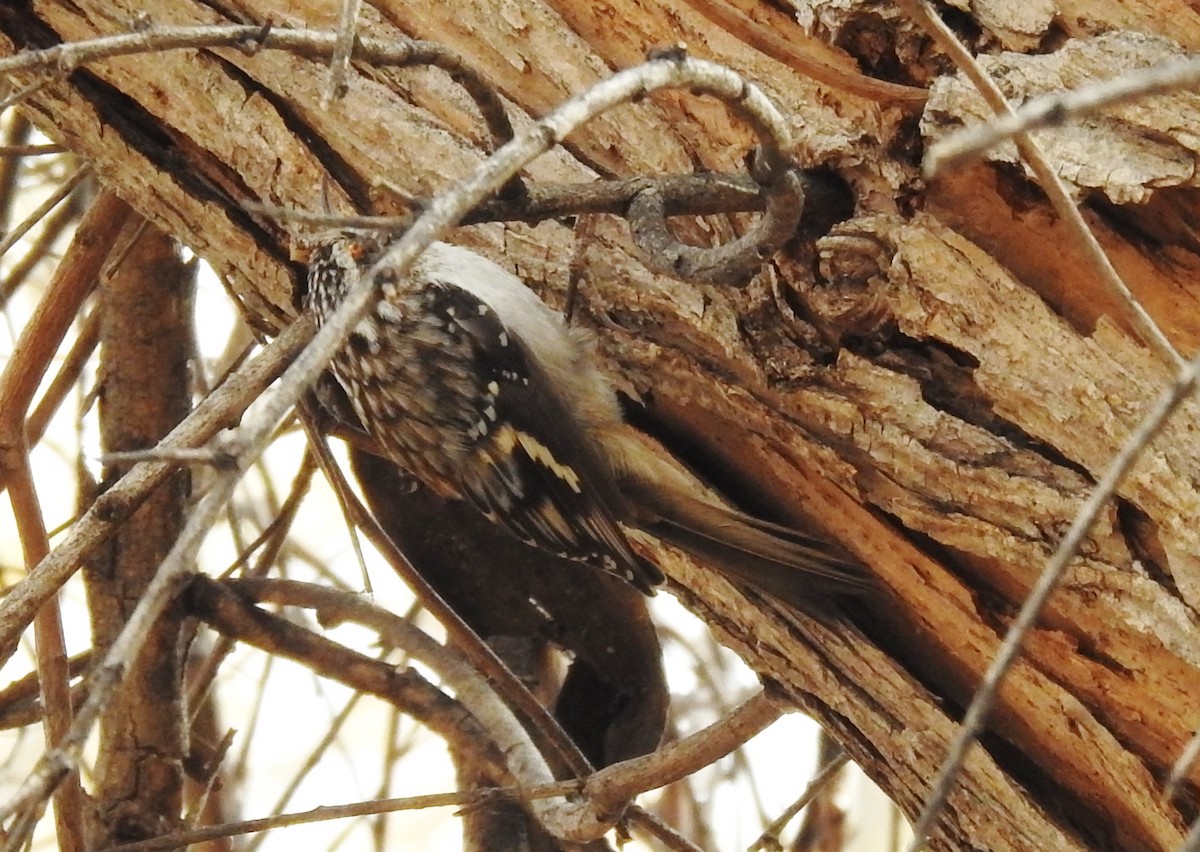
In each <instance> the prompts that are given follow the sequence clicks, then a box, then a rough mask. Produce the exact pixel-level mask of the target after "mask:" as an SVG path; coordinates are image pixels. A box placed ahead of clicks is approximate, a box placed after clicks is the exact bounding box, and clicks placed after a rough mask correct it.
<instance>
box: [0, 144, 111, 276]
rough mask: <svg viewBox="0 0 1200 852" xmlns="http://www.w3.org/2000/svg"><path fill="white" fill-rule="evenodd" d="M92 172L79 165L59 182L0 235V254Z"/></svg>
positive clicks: (88, 168)
mask: <svg viewBox="0 0 1200 852" xmlns="http://www.w3.org/2000/svg"><path fill="white" fill-rule="evenodd" d="M91 173H92V168H91V166H81V167H80V168H78V169H76V170H75V171H74V172H72V173H71V174H70V175H68V177H67V179H66V180H64V181H63V182H62V183H61V184H59V186H58V189H56V190H54V192H52V193H51V194H50V195H49V196H48V197H47V198H46V200H45V201H43V202H42V203H41V204H39V205H38V206H37V207H36V208H35V209H34V210H33V212H31V213H30V214H29V215H28V216H26V217H25V218H24V219H22V220H21V222H20V224H18V225H17V226H16V227H15V228H13V229H12V230H11V231H9V232H8V233H7V234H5V235H4V236H3V237H0V255H4V254H7V253H8V250H9V249H11V248H12V247H13V246H15V245H16V244H17V241H18V240H20V239H21V238H22V237H23V236H25V235H26V234H28V233H29V232H30V231H31V230H32V229H33V227H34V225H36V224H37V223H38V222H40V221H42V219H44V218H46V215H47V214H48V213H49V212H50V211H51V210H53V209H54V208H55V207H57V206H58V205H59V204H61V203H62V202H63V201H65V200H66V199H67V197H68V196H69V195H70V194H71V193H72V192H74V191H75V190H76V188H77V187H78V186H79V184H81V183H82V182H83V179H84V178H86V177H87V176H88V175H90V174H91Z"/></svg>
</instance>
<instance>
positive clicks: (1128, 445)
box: [908, 356, 1200, 852]
mask: <svg viewBox="0 0 1200 852" xmlns="http://www.w3.org/2000/svg"><path fill="white" fill-rule="evenodd" d="M1198 376H1200V356H1197V357H1196V358H1195V359H1193V360H1192V361H1190V362H1188V363H1187V364H1186V365H1185V366H1184V369H1182V370H1181V371H1180V373H1179V375H1178V377H1177V378H1176V380H1175V383H1174V385H1172V387H1170V388H1169V389H1168V390H1167V391H1166V392H1164V393H1163V394H1162V395H1161V396H1160V397H1159V399H1158V400H1157V401H1156V402H1155V403H1154V405H1153V406H1152V407H1151V408H1150V410H1149V411H1148V412H1147V413H1146V415H1145V417H1143V418H1142V421H1141V422H1140V423H1139V424H1138V426H1137V429H1135V430H1134V432H1133V434H1131V435H1130V436H1129V438H1128V439H1127V440H1126V441H1125V443H1124V444H1123V445H1122V446H1121V449H1120V451H1119V452H1118V453H1117V454H1116V456H1115V457H1114V458H1113V460H1112V462H1111V463H1110V464H1109V466H1108V469H1107V470H1105V472H1104V475H1103V476H1102V477H1101V478H1100V481H1099V482H1097V483H1096V487H1095V488H1093V489H1092V493H1091V494H1090V495H1089V496H1088V499H1087V501H1086V502H1085V503H1084V504H1083V506H1082V507H1080V509H1079V513H1078V514H1077V515H1076V516H1075V518H1074V520H1073V521H1072V522H1071V526H1070V528H1069V529H1068V530H1067V533H1066V535H1064V536H1063V540H1062V542H1060V543H1059V545H1058V548H1057V550H1055V551H1054V555H1053V556H1052V557H1051V558H1050V561H1049V562H1047V563H1046V567H1045V568H1044V569H1043V570H1042V574H1041V576H1040V577H1039V578H1038V581H1037V584H1036V585H1035V586H1034V588H1033V591H1031V592H1030V593H1029V597H1027V598H1026V599H1025V603H1024V604H1023V605H1022V606H1021V611H1020V612H1019V613H1018V614H1017V617H1016V619H1014V621H1013V623H1012V625H1011V626H1010V627H1009V629H1008V633H1007V634H1006V635H1005V637H1004V642H1003V643H1002V644H1001V646H1000V649H999V651H997V653H996V657H995V659H994V660H992V664H991V665H990V666H988V670H987V672H986V673H985V674H984V677H983V682H982V683H980V685H979V688H978V689H977V690H976V691H975V695H974V697H972V699H971V704H970V706H968V707H967V712H966V714H965V715H964V716H963V721H962V727H961V728H960V729H959V732H958V735H957V736H956V737H955V738H954V742H952V743H951V744H950V749H949V751H948V753H947V755H946V759H945V761H944V762H943V764H942V766H941V768H940V770H939V771H938V777H937V778H936V779H935V782H934V784H933V789H932V792H931V793H930V794H929V798H928V799H927V800H926V802H925V807H924V809H923V810H922V812H921V816H920V818H919V819H918V820H917V822H916V824H915V825H914V826H913V840H912V843H911V844H910V845H909V847H908V848H909V852H919V850H920V849H921V847H922V846H923V845H924V843H925V841H926V839H927V838H928V836H929V833H930V831H932V830H933V827H934V825H935V824H936V822H937V819H938V817H939V816H941V812H942V809H943V808H944V807H945V805H946V800H947V797H948V796H949V795H950V790H951V788H952V787H953V785H954V783H955V781H956V780H957V778H958V773H959V770H960V769H961V768H962V765H963V762H964V761H965V760H966V757H967V752H968V750H969V749H970V748H971V745H972V744H973V743H974V742H975V740H976V738H978V736H979V732H980V731H982V730H983V727H984V725H985V724H986V723H987V719H988V716H989V714H990V713H991V710H992V706H993V704H994V702H995V698H996V693H997V692H998V691H999V689H1000V685H1001V684H1002V683H1003V682H1004V678H1005V676H1006V675H1007V674H1008V671H1009V669H1011V668H1012V665H1013V663H1014V662H1016V660H1017V658H1018V657H1019V656H1020V654H1021V646H1022V643H1023V642H1024V640H1025V637H1026V636H1027V635H1028V634H1029V631H1030V630H1032V629H1033V627H1034V625H1035V624H1036V623H1037V619H1038V617H1039V616H1040V614H1041V612H1042V609H1043V608H1044V607H1045V605H1046V601H1047V600H1049V598H1050V595H1051V594H1053V593H1054V590H1055V589H1056V588H1057V587H1058V583H1059V580H1060V579H1061V578H1062V575H1063V572H1064V570H1065V569H1066V567H1067V563H1068V562H1069V561H1070V560H1071V559H1072V558H1073V557H1074V556H1075V554H1076V553H1077V552H1078V550H1079V546H1080V544H1082V543H1083V540H1084V538H1086V537H1087V535H1088V533H1089V532H1090V531H1091V528H1092V526H1093V524H1095V522H1096V519H1097V517H1099V515H1100V512H1101V510H1103V508H1104V506H1105V505H1106V504H1107V503H1108V501H1109V499H1110V498H1111V497H1112V495H1113V494H1114V493H1115V492H1116V490H1117V488H1119V487H1120V485H1121V483H1122V482H1124V481H1125V477H1126V476H1127V475H1128V474H1129V471H1130V470H1131V469H1132V468H1133V465H1134V464H1135V463H1136V462H1137V460H1138V459H1139V458H1141V455H1142V452H1143V451H1145V449H1146V448H1147V447H1148V446H1149V445H1150V442H1151V441H1152V440H1154V438H1155V436H1157V435H1158V433H1159V431H1161V429H1162V428H1163V426H1164V425H1165V424H1166V422H1167V420H1168V419H1169V418H1170V416H1171V415H1172V414H1173V413H1174V412H1175V410H1176V409H1177V408H1178V407H1179V405H1180V404H1181V403H1182V402H1183V401H1184V400H1185V399H1187V397H1188V396H1190V395H1191V394H1192V393H1194V392H1195V390H1196V383H1197V377H1198Z"/></svg>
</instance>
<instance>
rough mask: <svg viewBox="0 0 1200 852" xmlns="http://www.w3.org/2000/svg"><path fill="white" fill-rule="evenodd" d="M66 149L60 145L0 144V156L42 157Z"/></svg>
mask: <svg viewBox="0 0 1200 852" xmlns="http://www.w3.org/2000/svg"><path fill="white" fill-rule="evenodd" d="M66 151H67V149H66V148H65V147H63V146H62V145H0V157H44V156H47V155H48V154H63V153H66Z"/></svg>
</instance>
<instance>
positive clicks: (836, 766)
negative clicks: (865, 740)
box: [750, 752, 850, 852]
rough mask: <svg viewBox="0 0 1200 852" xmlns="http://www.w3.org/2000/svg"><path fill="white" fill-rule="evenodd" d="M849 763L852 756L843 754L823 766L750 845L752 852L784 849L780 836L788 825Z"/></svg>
mask: <svg viewBox="0 0 1200 852" xmlns="http://www.w3.org/2000/svg"><path fill="white" fill-rule="evenodd" d="M849 762H850V755H848V754H846V752H842V753H841V754H839V755H838V756H837V757H835V758H834V759H833V760H831V761H829V762H828V763H826V764H825V765H824V766H822V767H821V770H820V771H819V772H818V773H817V774H816V775H815V776H813V779H812V780H811V781H809V782H808V786H807V787H805V788H804V792H802V793H801V794H800V798H798V799H796V801H794V802H792V803H791V804H790V805H788V807H787V809H786V810H785V811H784V812H783V813H781V814H780V815H779V817H778V818H777V819H775V820H774V821H773V822H772V823H771V824H770V825H768V826H767V827H766V828H765V829H764V830H763V833H762V835H761V836H760V837H759V838H758V840H755V841H754V842H753V843H752V844H750V852H755V850H757V849H773V850H778V849H782V848H783V847H782V846H781V845H780V843H779V835H781V834H782V833H783V830H784V829H785V828H787V824H788V823H789V822H791V821H792V820H793V819H795V817H796V814H798V813H800V811H802V810H804V809H805V808H806V807H808V803H809V802H811V801H812V800H813V799H815V798H816V797H817V795H818V794H819V793H820V792H821V791H822V790H824V789H825V786H826V785H827V784H828V783H829V782H830V781H832V780H833V779H834V778H836V777H837V774H838V773H839V772H841V771H842V769H843V768H844V767H845V766H846V764H848V763H849Z"/></svg>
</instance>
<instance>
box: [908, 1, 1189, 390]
mask: <svg viewBox="0 0 1200 852" xmlns="http://www.w3.org/2000/svg"><path fill="white" fill-rule="evenodd" d="M899 2H900V4H901V5H902V6H903V7H904V9H906V10H907V11H908V12H909V14H910V15H912V16H913V18H914V19H916V21H917V22H918V23H920V24H921V26H922V27H923V28H924V29H925V31H926V32H928V33H929V34H930V35H931V36H932V37H933V38H934V39H935V40H936V41H937V42H938V44H939V45H940V46H941V47H942V49H943V50H945V51H946V52H947V53H949V54H950V57H951V58H952V59H953V60H954V64H955V65H956V66H958V68H959V70H961V71H962V73H963V74H964V75H965V76H966V77H967V79H969V80H970V81H971V82H972V83H973V84H974V85H975V88H976V89H977V90H978V91H979V93H980V95H982V96H983V98H984V100H985V101H987V104H988V106H990V107H991V108H992V111H993V112H995V113H996V115H998V116H1011V115H1012V114H1013V113H1012V107H1010V106H1009V104H1008V101H1007V99H1005V97H1004V93H1003V92H1001V91H1000V89H999V88H998V87H997V86H996V83H995V82H994V81H993V80H992V78H991V77H989V76H988V75H987V73H986V72H984V70H983V69H982V68H980V67H979V63H978V62H976V61H975V58H974V57H973V56H971V54H970V53H969V52H968V51H967V49H966V47H964V46H963V44H962V42H960V41H959V40H958V37H957V36H955V35H954V33H953V32H952V31H951V29H950V28H949V27H948V26H946V24H945V23H944V22H943V21H942V19H941V18H939V17H938V16H937V14H936V13H935V12H934V11H933V10H932V9H931V8H930V6H929V3H928V0H899ZM1013 141H1014V142H1015V143H1016V145H1017V148H1018V150H1020V152H1021V156H1022V157H1023V158H1024V159H1025V162H1026V163H1028V164H1029V168H1030V169H1032V170H1033V173H1034V175H1035V176H1036V177H1037V179H1038V183H1039V185H1040V186H1041V187H1042V191H1043V192H1045V193H1046V197H1047V198H1048V199H1049V200H1050V204H1051V206H1052V207H1053V208H1054V212H1055V213H1057V214H1058V215H1059V216H1060V217H1061V218H1062V220H1063V221H1064V222H1066V223H1067V225H1068V226H1069V227H1070V229H1071V231H1072V232H1073V233H1074V235H1075V237H1076V239H1077V240H1079V244H1080V246H1082V247H1083V249H1084V254H1085V256H1086V257H1087V258H1088V260H1089V261H1090V262H1091V264H1092V269H1093V271H1094V272H1095V274H1096V276H1097V277H1098V278H1099V280H1100V281H1101V282H1103V284H1104V286H1105V287H1107V288H1108V289H1109V290H1110V291H1111V292H1112V293H1113V295H1114V296H1115V297H1116V298H1117V300H1118V301H1119V302H1120V304H1122V305H1123V306H1124V307H1125V311H1126V313H1127V314H1128V316H1129V321H1130V323H1131V324H1132V326H1133V329H1134V331H1136V332H1137V335H1138V337H1140V338H1141V339H1142V342H1144V343H1145V344H1146V345H1147V346H1149V347H1150V348H1151V349H1153V350H1154V352H1155V353H1156V354H1157V355H1158V357H1160V358H1162V359H1163V361H1165V362H1167V363H1168V364H1171V365H1172V366H1173V367H1175V368H1176V369H1180V368H1182V367H1183V364H1184V360H1183V356H1181V355H1180V354H1179V353H1178V352H1176V351H1175V347H1174V346H1172V345H1171V341H1169V340H1168V339H1167V337H1166V335H1165V334H1163V332H1162V329H1160V328H1159V327H1158V325H1157V323H1155V322H1154V319H1153V318H1152V317H1151V316H1150V314H1149V313H1147V312H1146V309H1145V308H1143V307H1142V305H1141V304H1140V303H1139V302H1138V300H1137V299H1136V298H1135V297H1134V295H1133V293H1132V292H1130V290H1129V287H1127V286H1126V284H1125V282H1124V281H1122V280H1121V276H1120V275H1119V274H1118V273H1117V270H1116V269H1115V268H1114V267H1113V265H1112V261H1110V260H1109V259H1108V255H1106V254H1105V253H1104V249H1103V248H1101V246H1100V242H1099V241H1098V240H1097V239H1096V235H1095V234H1093V233H1092V231H1091V229H1090V228H1088V226H1087V223H1086V222H1085V221H1084V220H1083V214H1081V213H1080V212H1079V208H1078V207H1076V206H1075V202H1074V201H1073V200H1072V199H1071V195H1070V193H1069V192H1068V191H1067V188H1066V187H1065V186H1064V185H1063V182H1062V180H1060V179H1059V177H1058V174H1057V172H1055V170H1054V169H1053V168H1052V167H1051V166H1050V163H1049V162H1048V161H1047V160H1046V156H1045V154H1044V153H1043V152H1042V149H1041V146H1039V145H1038V144H1037V142H1035V141H1034V140H1033V138H1032V137H1031V136H1029V134H1027V133H1024V132H1017V133H1015V134H1014V137H1013Z"/></svg>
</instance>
